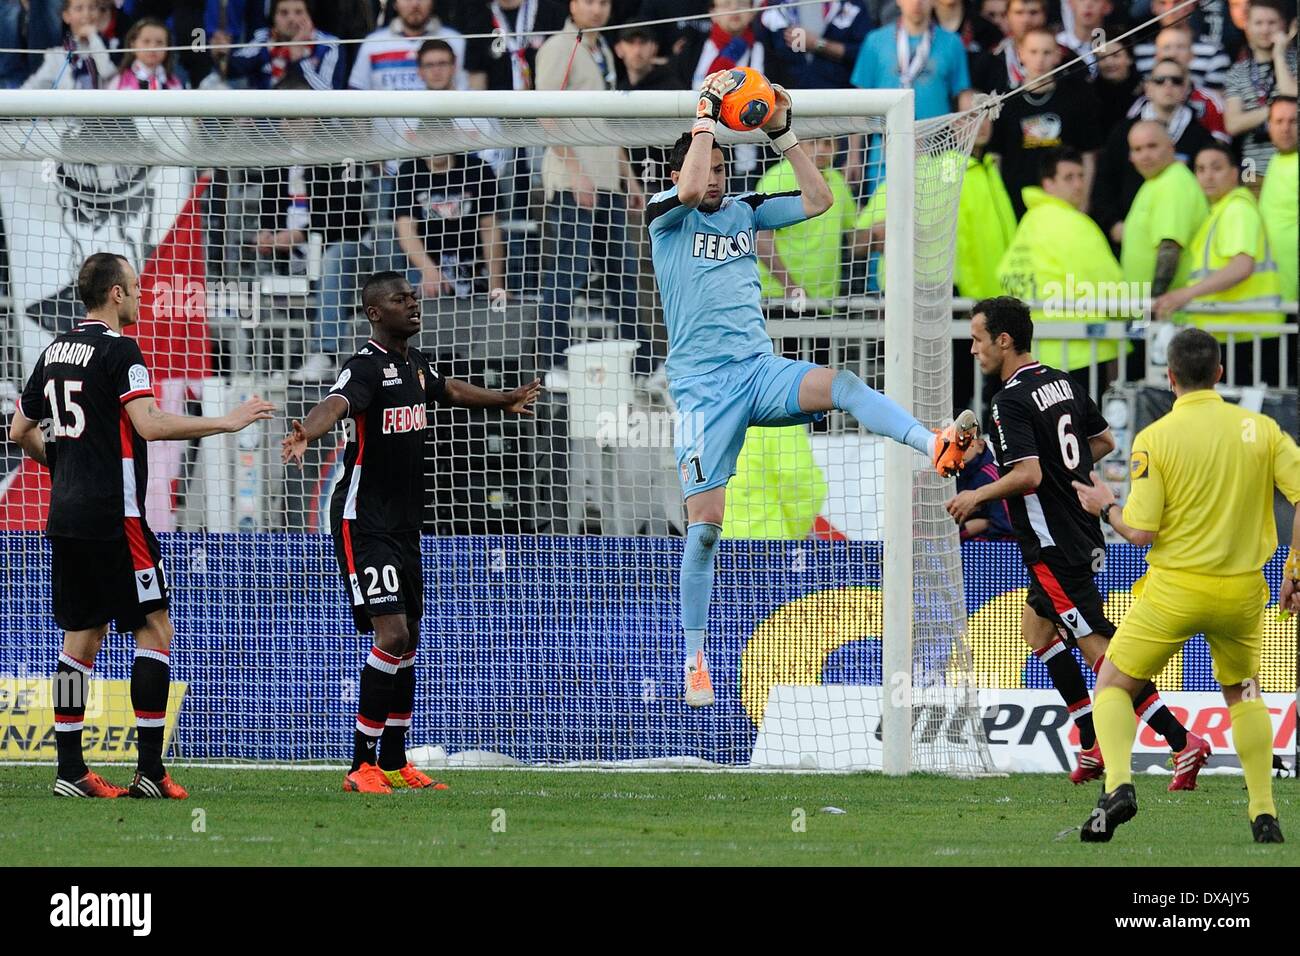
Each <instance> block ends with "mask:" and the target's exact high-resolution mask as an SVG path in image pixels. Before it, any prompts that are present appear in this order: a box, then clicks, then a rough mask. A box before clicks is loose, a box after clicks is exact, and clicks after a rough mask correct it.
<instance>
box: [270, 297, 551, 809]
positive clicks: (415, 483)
mask: <svg viewBox="0 0 1300 956" xmlns="http://www.w3.org/2000/svg"><path fill="white" fill-rule="evenodd" d="M361 303H362V306H363V307H364V308H365V310H366V317H367V318H368V319H369V320H370V324H371V329H372V335H371V338H370V341H369V342H368V343H366V346H365V347H364V348H362V349H361V351H359V352H357V354H356V355H354V356H352V358H350V359H348V361H347V362H346V363H345V364H344V366H343V370H342V372H340V374H339V377H338V381H336V382H335V383H334V387H333V388H331V389H330V393H329V394H328V395H327V396H326V397H325V398H324V399H323V400H322V401H321V402H320V403H319V404H317V405H316V406H315V407H314V408H313V409H312V410H311V411H310V412H309V413H308V414H307V417H306V419H305V420H304V421H302V422H294V423H293V425H292V431H291V432H290V433H289V434H288V435H287V436H286V437H285V439H284V442H283V447H284V461H285V463H286V464H287V463H288V462H290V461H297V462H298V463H299V466H301V463H302V457H303V453H304V452H305V451H306V450H307V445H308V443H310V442H313V441H315V440H316V439H317V438H320V437H321V436H322V435H324V434H325V433H327V432H328V431H329V430H330V429H332V428H333V427H334V425H335V424H336V423H337V422H338V421H339V419H346V420H347V423H348V441H347V448H346V450H345V451H344V456H343V466H344V468H343V477H342V478H341V479H340V480H339V483H338V485H337V486H336V487H335V489H334V494H333V498H332V500H331V502H330V525H331V528H332V530H333V533H334V553H335V556H336V557H337V559H338V563H339V570H340V572H341V573H342V575H343V583H344V587H345V588H346V590H347V593H348V597H349V599H350V601H351V604H352V613H353V617H354V618H355V621H356V625H357V630H358V631H360V632H361V633H362V634H368V633H371V632H373V633H374V635H375V636H374V645H373V646H372V647H371V649H370V655H369V657H368V658H367V659H366V665H365V667H364V668H363V669H362V671H361V693H360V701H359V704H358V712H357V722H356V733H355V735H354V737H353V757H352V769H351V770H350V771H349V772H348V774H347V775H346V776H345V777H344V780H343V789H344V790H351V791H358V792H363V793H389V792H391V791H392V790H393V789H394V788H405V787H411V788H421V787H429V786H435V784H434V781H432V780H431V779H429V777H427V776H426V775H424V774H423V773H420V771H418V770H416V769H415V767H414V766H412V765H411V763H410V762H409V761H408V760H407V759H406V744H405V738H406V730H407V728H409V727H410V725H411V712H412V711H413V710H414V704H415V670H414V664H415V653H416V647H417V645H418V644H419V642H420V618H421V616H422V615H423V613H424V578H423V575H422V573H421V568H420V523H421V522H420V519H421V513H422V511H423V510H424V429H425V428H426V427H427V421H428V420H427V417H426V411H425V407H426V405H428V403H430V402H437V403H438V404H439V405H459V406H462V407H467V408H501V409H504V410H505V411H509V412H514V413H515V414H517V415H532V414H533V412H532V410H531V408H530V406H531V405H532V404H533V403H534V402H535V401H536V400H537V395H538V391H539V389H540V381H539V380H536V379H535V380H533V381H532V382H530V383H529V384H527V385H524V386H521V387H520V388H516V389H514V390H512V391H508V392H493V391H488V390H486V389H482V388H477V387H475V386H473V385H469V384H466V383H465V382H458V381H455V380H453V379H445V378H443V377H442V376H441V375H439V374H438V373H437V372H436V371H435V370H434V369H433V368H432V367H431V366H430V365H429V360H428V359H427V358H426V357H425V356H424V354H423V353H422V352H421V351H420V350H419V349H417V348H415V347H413V346H408V344H407V343H408V341H409V340H410V339H411V338H412V337H414V336H416V335H418V334H419V332H420V300H419V299H418V298H417V297H416V294H415V291H414V290H413V289H412V288H411V285H410V283H409V282H407V281H406V279H405V277H403V276H401V275H399V274H398V273H396V272H378V273H376V274H375V275H373V276H371V277H370V278H369V279H367V280H366V283H365V285H364V286H363V287H362V290H361ZM381 737H382V742H381V740H380V738H381ZM376 748H378V763H376ZM436 786H441V785H440V784H439V785H436Z"/></svg>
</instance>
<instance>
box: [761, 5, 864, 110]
mask: <svg viewBox="0 0 1300 956" xmlns="http://www.w3.org/2000/svg"><path fill="white" fill-rule="evenodd" d="M759 22H760V23H761V24H762V28H763V30H764V38H765V41H766V43H767V46H768V49H769V52H770V53H771V54H772V60H773V61H774V63H773V65H774V69H773V72H774V73H777V72H778V71H777V70H776V69H775V67H776V66H777V65H779V67H780V70H779V73H780V76H782V77H784V79H779V80H778V81H779V82H782V83H784V85H786V86H788V87H791V88H799V89H827V90H835V89H845V88H847V87H848V86H849V85H850V84H849V76H850V74H851V72H852V70H853V65H854V64H855V63H856V62H857V59H858V52H859V51H860V50H861V49H862V42H863V40H865V39H866V38H867V33H868V32H870V30H871V28H872V25H873V23H872V20H871V13H870V11H868V9H867V7H866V5H865V3H854V2H851V0H835V2H834V3H822V4H815V3H814V4H805V5H804V6H801V7H771V8H769V9H767V10H764V11H763V13H762V15H761V16H760V18H759Z"/></svg>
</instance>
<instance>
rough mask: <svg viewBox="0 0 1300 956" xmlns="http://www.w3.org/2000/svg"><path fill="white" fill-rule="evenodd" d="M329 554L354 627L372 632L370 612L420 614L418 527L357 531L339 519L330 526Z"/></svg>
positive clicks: (421, 588) (412, 616)
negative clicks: (336, 567)
mask: <svg viewBox="0 0 1300 956" xmlns="http://www.w3.org/2000/svg"><path fill="white" fill-rule="evenodd" d="M334 556H335V557H336V558H337V559H338V564H339V572H340V573H341V574H342V575H343V586H344V588H346V589H347V593H348V600H349V601H350V603H351V605H352V618H353V620H354V621H355V623H356V626H357V632H358V633H360V634H370V633H373V632H374V630H375V625H374V622H373V621H372V618H376V617H380V616H382V615H385V614H401V615H404V616H405V617H406V618H408V619H417V620H418V619H419V618H421V617H423V616H424V572H423V569H422V568H421V566H420V532H419V531H409V532H400V533H398V534H374V533H370V532H358V531H357V530H356V529H355V527H354V526H353V525H352V523H351V522H348V521H345V522H343V523H342V524H341V525H340V526H339V527H337V528H336V529H335V530H334Z"/></svg>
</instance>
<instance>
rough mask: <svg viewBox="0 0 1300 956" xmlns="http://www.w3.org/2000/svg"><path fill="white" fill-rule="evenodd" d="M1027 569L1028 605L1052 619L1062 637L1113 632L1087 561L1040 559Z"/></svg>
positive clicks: (1105, 635)
mask: <svg viewBox="0 0 1300 956" xmlns="http://www.w3.org/2000/svg"><path fill="white" fill-rule="evenodd" d="M1028 569H1029V598H1028V604H1029V606H1030V608H1032V609H1033V611H1034V613H1035V614H1037V615H1038V616H1039V617H1041V618H1044V619H1045V620H1048V621H1051V622H1052V623H1054V624H1055V625H1056V627H1057V629H1058V630H1060V631H1061V634H1062V636H1063V637H1066V638H1072V639H1074V640H1076V641H1077V640H1078V639H1079V638H1081V637H1087V636H1088V635H1089V634H1100V635H1101V636H1102V637H1107V638H1109V637H1114V636H1115V625H1114V624H1112V623H1111V622H1110V619H1109V618H1107V617H1106V609H1105V605H1104V603H1103V601H1102V598H1101V592H1100V591H1098V590H1097V579H1096V576H1095V575H1094V574H1093V570H1092V565H1091V564H1079V565H1069V564H1056V563H1049V562H1046V561H1042V560H1040V561H1038V562H1037V563H1035V564H1031V565H1029V566H1028Z"/></svg>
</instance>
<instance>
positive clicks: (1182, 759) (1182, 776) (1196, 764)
mask: <svg viewBox="0 0 1300 956" xmlns="http://www.w3.org/2000/svg"><path fill="white" fill-rule="evenodd" d="M1209 759H1210V743H1209V741H1207V740H1204V739H1202V738H1201V737H1198V736H1196V734H1188V735H1187V746H1186V747H1184V748H1183V749H1182V750H1180V751H1178V753H1176V754H1174V779H1173V780H1170V781H1169V792H1170V793H1173V792H1174V791H1175V790H1195V789H1196V775H1197V774H1198V773H1200V772H1201V768H1202V767H1204V766H1205V764H1206V761H1208V760H1209Z"/></svg>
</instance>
